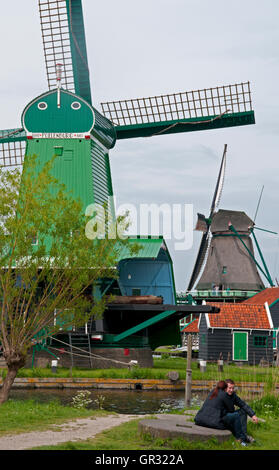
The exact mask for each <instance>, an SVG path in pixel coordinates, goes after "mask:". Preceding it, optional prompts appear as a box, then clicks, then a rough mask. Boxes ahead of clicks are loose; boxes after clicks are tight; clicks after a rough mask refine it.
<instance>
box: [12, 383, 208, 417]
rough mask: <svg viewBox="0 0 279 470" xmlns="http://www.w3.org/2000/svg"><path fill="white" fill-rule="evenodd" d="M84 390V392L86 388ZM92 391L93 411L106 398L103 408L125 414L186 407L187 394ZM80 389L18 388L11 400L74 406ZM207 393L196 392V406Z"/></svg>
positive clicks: (140, 413) (140, 391)
mask: <svg viewBox="0 0 279 470" xmlns="http://www.w3.org/2000/svg"><path fill="white" fill-rule="evenodd" d="M83 390H84V389H83ZM89 390H90V399H91V400H92V403H91V404H90V405H89V408H92V409H96V408H98V404H97V403H95V400H98V397H100V399H102V397H104V398H103V400H104V401H103V409H104V410H107V411H114V412H116V413H123V414H138V415H143V414H147V413H158V412H162V411H165V412H167V411H171V410H179V409H182V408H184V407H185V392H184V391H165V390H163V391H161V390H156V391H152V390H145V391H142V390H95V389H94V390H92V389H89ZM78 391H79V390H77V389H62V390H61V389H51V390H49V389H48V390H46V389H36V390H34V389H29V390H28V389H25V390H19V389H14V390H12V391H11V393H10V398H13V399H16V400H30V399H33V400H35V401H38V402H41V403H42V402H51V401H59V402H60V403H61V404H63V405H70V404H71V402H72V399H73V397H74V396H76V395H77V393H78ZM206 395H207V392H203V393H201V392H199V393H197V394H196V393H195V394H193V396H192V404H195V405H196V404H197V405H198V406H199V405H201V404H202V402H203V401H204V399H205V397H206Z"/></svg>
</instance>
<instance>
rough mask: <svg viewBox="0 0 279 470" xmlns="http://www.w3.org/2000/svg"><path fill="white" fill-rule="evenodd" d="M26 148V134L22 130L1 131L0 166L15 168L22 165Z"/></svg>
mask: <svg viewBox="0 0 279 470" xmlns="http://www.w3.org/2000/svg"><path fill="white" fill-rule="evenodd" d="M25 147H26V133H25V131H24V130H23V129H22V128H20V129H6V130H2V131H0V165H1V166H4V167H13V166H19V165H22V163H23V160H24V154H25Z"/></svg>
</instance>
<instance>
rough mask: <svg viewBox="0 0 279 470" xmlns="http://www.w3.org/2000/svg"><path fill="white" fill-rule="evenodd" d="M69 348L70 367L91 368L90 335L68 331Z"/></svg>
mask: <svg viewBox="0 0 279 470" xmlns="http://www.w3.org/2000/svg"><path fill="white" fill-rule="evenodd" d="M68 335H69V348H70V353H71V365H72V367H86V368H90V369H91V368H92V357H91V356H90V354H91V346H90V335H89V334H79V333H73V332H71V333H69V334H68ZM76 348H79V349H76Z"/></svg>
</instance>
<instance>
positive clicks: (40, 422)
mask: <svg viewBox="0 0 279 470" xmlns="http://www.w3.org/2000/svg"><path fill="white" fill-rule="evenodd" d="M107 414H111V413H108V412H106V411H103V410H87V409H76V408H73V407H72V406H63V405H60V404H59V403H58V402H49V403H39V402H37V401H34V400H24V401H21V400H8V401H7V402H5V403H3V404H2V405H1V406H0V436H1V435H3V434H10V433H20V432H29V431H30V432H31V431H35V430H38V431H45V430H46V429H48V428H51V426H52V425H54V424H61V423H65V422H67V421H69V420H72V419H77V418H88V417H92V419H93V418H94V417H96V416H104V415H107Z"/></svg>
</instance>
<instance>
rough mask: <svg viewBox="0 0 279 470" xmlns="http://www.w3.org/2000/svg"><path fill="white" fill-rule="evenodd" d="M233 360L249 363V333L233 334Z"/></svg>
mask: <svg viewBox="0 0 279 470" xmlns="http://www.w3.org/2000/svg"><path fill="white" fill-rule="evenodd" d="M233 360H234V361H247V360H248V333H247V332H234V333H233Z"/></svg>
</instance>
